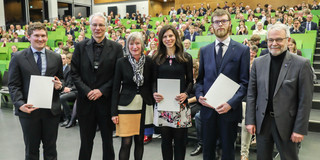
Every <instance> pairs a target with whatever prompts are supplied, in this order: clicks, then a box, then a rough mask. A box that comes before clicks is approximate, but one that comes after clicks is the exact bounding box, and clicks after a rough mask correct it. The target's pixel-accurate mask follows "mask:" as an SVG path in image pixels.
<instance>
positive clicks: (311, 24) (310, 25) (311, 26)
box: [301, 14, 318, 31]
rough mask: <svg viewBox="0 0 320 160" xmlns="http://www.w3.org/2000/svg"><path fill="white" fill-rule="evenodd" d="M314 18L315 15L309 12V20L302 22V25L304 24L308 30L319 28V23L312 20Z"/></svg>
mask: <svg viewBox="0 0 320 160" xmlns="http://www.w3.org/2000/svg"><path fill="white" fill-rule="evenodd" d="M312 18H313V15H312V14H308V15H307V21H306V22H303V23H302V24H301V26H303V27H304V28H305V29H306V30H307V31H310V30H318V25H317V23H315V22H312Z"/></svg>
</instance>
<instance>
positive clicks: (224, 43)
mask: <svg viewBox="0 0 320 160" xmlns="http://www.w3.org/2000/svg"><path fill="white" fill-rule="evenodd" d="M230 40H231V38H230V36H229V37H228V38H227V39H225V40H224V41H222V43H223V45H224V46H226V47H228V46H229V44H230ZM219 43H220V41H219V40H218V39H216V44H215V46H218V44H219Z"/></svg>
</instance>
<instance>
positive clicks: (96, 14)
mask: <svg viewBox="0 0 320 160" xmlns="http://www.w3.org/2000/svg"><path fill="white" fill-rule="evenodd" d="M96 16H98V17H101V18H103V19H104V25H105V26H106V27H107V18H106V17H105V16H104V15H103V14H102V13H101V12H97V13H93V14H92V15H90V17H89V23H90V25H91V24H92V19H93V17H96Z"/></svg>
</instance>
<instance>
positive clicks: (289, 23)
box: [286, 16, 293, 29]
mask: <svg viewBox="0 0 320 160" xmlns="http://www.w3.org/2000/svg"><path fill="white" fill-rule="evenodd" d="M286 25H287V26H288V27H289V29H290V28H292V27H293V18H292V17H291V16H289V17H288V20H287V23H286Z"/></svg>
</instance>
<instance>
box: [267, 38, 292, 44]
mask: <svg viewBox="0 0 320 160" xmlns="http://www.w3.org/2000/svg"><path fill="white" fill-rule="evenodd" d="M287 38H288V37H286V38H276V39H272V38H269V39H268V43H273V41H276V43H281V42H282V41H283V40H284V39H287Z"/></svg>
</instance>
